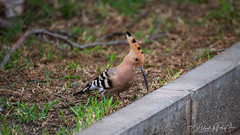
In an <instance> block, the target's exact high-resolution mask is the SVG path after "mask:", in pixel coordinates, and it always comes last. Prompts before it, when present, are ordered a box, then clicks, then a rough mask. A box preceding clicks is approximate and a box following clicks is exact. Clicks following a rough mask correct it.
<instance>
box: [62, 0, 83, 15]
mask: <svg viewBox="0 0 240 135" xmlns="http://www.w3.org/2000/svg"><path fill="white" fill-rule="evenodd" d="M58 4H59V11H60V12H61V14H62V16H63V18H64V19H69V18H71V17H72V16H74V15H75V14H74V11H75V10H76V9H77V4H76V2H75V1H66V0H58ZM78 8H79V7H78Z"/></svg>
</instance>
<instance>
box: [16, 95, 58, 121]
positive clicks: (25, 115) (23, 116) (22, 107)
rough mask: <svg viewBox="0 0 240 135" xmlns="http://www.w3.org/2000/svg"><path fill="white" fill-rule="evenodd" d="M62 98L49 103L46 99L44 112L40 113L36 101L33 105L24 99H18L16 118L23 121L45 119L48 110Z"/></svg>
mask: <svg viewBox="0 0 240 135" xmlns="http://www.w3.org/2000/svg"><path fill="white" fill-rule="evenodd" d="M60 100H61V99H55V100H54V101H52V102H50V103H49V104H48V103H47V101H45V106H44V107H43V109H42V113H40V110H39V108H38V107H37V105H36V103H33V104H32V105H27V104H25V103H24V102H23V101H22V102H20V101H18V103H17V114H15V115H16V118H17V119H19V121H21V122H30V121H38V120H41V119H45V117H46V116H47V114H48V111H49V110H50V109H51V108H52V107H53V106H54V105H55V104H56V103H58V102H59V101H60Z"/></svg>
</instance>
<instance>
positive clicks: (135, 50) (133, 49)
mask: <svg viewBox="0 0 240 135" xmlns="http://www.w3.org/2000/svg"><path fill="white" fill-rule="evenodd" d="M126 35H127V39H128V43H129V45H130V52H129V54H128V56H127V57H128V60H129V61H130V62H131V63H133V64H134V65H135V66H136V67H140V69H141V72H142V75H143V78H144V81H145V84H146V87H147V90H148V83H147V78H146V74H145V72H144V69H143V64H144V56H143V51H142V49H141V47H140V46H139V44H138V43H137V41H136V40H135V39H134V38H133V37H132V35H131V33H130V32H128V31H127V32H126Z"/></svg>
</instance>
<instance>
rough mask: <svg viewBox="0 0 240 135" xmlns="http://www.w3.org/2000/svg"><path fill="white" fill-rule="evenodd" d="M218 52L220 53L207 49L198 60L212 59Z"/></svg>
mask: <svg viewBox="0 0 240 135" xmlns="http://www.w3.org/2000/svg"><path fill="white" fill-rule="evenodd" d="M217 52H218V51H215V50H207V49H205V50H204V52H203V53H202V54H201V55H200V56H198V57H197V58H196V59H197V60H200V59H204V58H207V59H208V60H209V59H211V58H212V57H214V56H216V55H217Z"/></svg>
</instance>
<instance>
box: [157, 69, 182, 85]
mask: <svg viewBox="0 0 240 135" xmlns="http://www.w3.org/2000/svg"><path fill="white" fill-rule="evenodd" d="M165 71H166V72H167V75H166V76H165V78H163V77H161V76H160V77H158V82H159V83H160V85H162V86H163V85H165V84H167V83H168V82H170V81H171V80H174V79H177V78H178V77H179V76H180V73H181V72H180V71H174V70H173V69H171V70H169V68H168V67H166V68H165Z"/></svg>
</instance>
